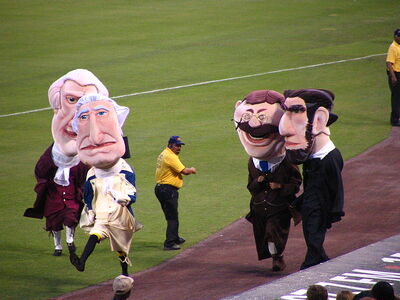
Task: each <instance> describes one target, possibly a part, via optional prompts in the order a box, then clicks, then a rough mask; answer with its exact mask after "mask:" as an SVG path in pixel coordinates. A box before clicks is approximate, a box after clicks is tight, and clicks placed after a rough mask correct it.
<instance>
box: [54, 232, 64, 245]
mask: <svg viewBox="0 0 400 300" xmlns="http://www.w3.org/2000/svg"><path fill="white" fill-rule="evenodd" d="M53 237H54V246H55V249H56V250H62V246H61V232H60V231H53Z"/></svg>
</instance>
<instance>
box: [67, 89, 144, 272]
mask: <svg viewBox="0 0 400 300" xmlns="http://www.w3.org/2000/svg"><path fill="white" fill-rule="evenodd" d="M128 114H129V108H128V107H125V106H120V105H118V104H117V103H116V102H115V101H114V100H112V99H110V98H108V97H105V96H103V95H100V94H89V95H85V96H83V97H82V98H80V99H79V101H78V103H77V106H76V112H75V115H74V119H73V122H72V129H73V130H74V132H76V133H77V138H76V145H77V149H78V156H79V159H80V160H81V161H82V162H83V163H84V164H86V165H89V166H91V168H90V170H89V171H88V173H87V177H86V182H85V185H84V202H85V208H84V209H83V211H82V215H81V220H80V226H81V227H82V223H83V222H82V220H84V219H86V220H88V222H87V224H85V227H84V228H86V227H88V228H89V229H88V231H89V234H90V236H89V239H88V241H87V243H86V246H85V248H84V250H83V252H82V255H81V256H80V257H78V255H77V254H76V253H75V251H74V252H70V257H69V258H70V262H71V264H72V265H74V266H75V268H76V269H77V270H78V271H80V272H83V271H84V270H85V264H86V260H87V259H88V258H89V256H90V255H91V254H92V252H93V251H94V249H95V247H96V244H97V243H100V242H101V241H103V240H104V239H106V238H108V239H109V241H110V246H111V250H112V251H115V252H116V253H117V255H118V258H119V261H120V264H121V269H122V275H125V276H128V265H131V262H130V260H129V258H128V255H129V250H130V247H131V242H132V237H133V233H134V232H135V226H136V222H135V218H134V216H133V210H132V208H131V204H132V203H135V202H136V187H135V173H134V172H133V170H132V168H131V167H130V165H129V164H128V163H127V162H126V161H125V160H124V159H123V158H121V157H122V156H123V154H124V152H125V145H124V141H123V138H122V126H123V124H124V122H125V119H126V117H127V116H128ZM82 228H83V227H82Z"/></svg>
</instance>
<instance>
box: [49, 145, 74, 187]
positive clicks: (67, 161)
mask: <svg viewBox="0 0 400 300" xmlns="http://www.w3.org/2000/svg"><path fill="white" fill-rule="evenodd" d="M51 156H52V158H53V161H54V164H55V165H56V166H57V167H58V169H57V171H56V174H55V176H54V182H55V183H57V184H59V185H62V186H68V185H69V184H70V182H69V170H70V169H71V168H72V167H75V166H76V165H78V164H79V158H78V155H75V156H72V157H71V156H67V155H65V154H64V153H62V152H61V150H60V148H59V147H58V146H57V144H56V143H54V145H53V148H52V149H51Z"/></svg>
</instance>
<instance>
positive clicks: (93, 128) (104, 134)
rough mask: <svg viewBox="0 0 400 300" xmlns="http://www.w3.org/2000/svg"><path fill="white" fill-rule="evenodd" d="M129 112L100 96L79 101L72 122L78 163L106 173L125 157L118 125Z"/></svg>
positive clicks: (120, 124)
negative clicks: (79, 161)
mask: <svg viewBox="0 0 400 300" xmlns="http://www.w3.org/2000/svg"><path fill="white" fill-rule="evenodd" d="M128 114H129V108H128V107H125V106H120V105H118V104H117V103H116V102H115V101H114V100H112V99H110V98H108V97H105V96H103V95H100V94H89V95H85V96H83V97H82V98H80V99H79V101H78V103H77V105H76V112H75V115H74V118H73V122H72V128H73V130H74V132H75V133H76V134H77V139H76V145H77V148H78V156H79V159H80V160H81V161H82V162H83V163H85V164H87V165H89V166H94V167H96V168H98V169H109V168H111V167H112V166H114V165H115V164H116V163H117V162H118V160H119V159H120V158H121V157H122V156H123V154H124V153H125V144H124V141H123V138H122V129H121V128H122V125H123V124H124V122H125V119H126V117H127V116H128Z"/></svg>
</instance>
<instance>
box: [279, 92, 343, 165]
mask: <svg viewBox="0 0 400 300" xmlns="http://www.w3.org/2000/svg"><path fill="white" fill-rule="evenodd" d="M284 96H285V98H286V99H285V102H284V104H283V109H284V111H285V113H284V115H283V116H282V119H281V121H280V124H279V132H280V134H281V135H282V136H284V138H285V148H286V155H287V157H288V158H289V161H291V162H292V163H296V164H301V163H303V162H305V161H306V160H307V159H308V158H309V157H310V155H311V154H313V153H315V152H317V151H318V150H319V149H321V148H322V147H323V146H324V145H325V144H326V143H327V142H329V141H330V138H329V136H330V130H329V128H328V126H329V125H330V124H332V123H333V122H335V121H336V120H337V118H338V116H337V115H335V114H334V113H332V108H333V100H334V99H335V95H334V94H333V93H332V92H331V91H328V90H323V89H299V90H286V91H285V92H284Z"/></svg>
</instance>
